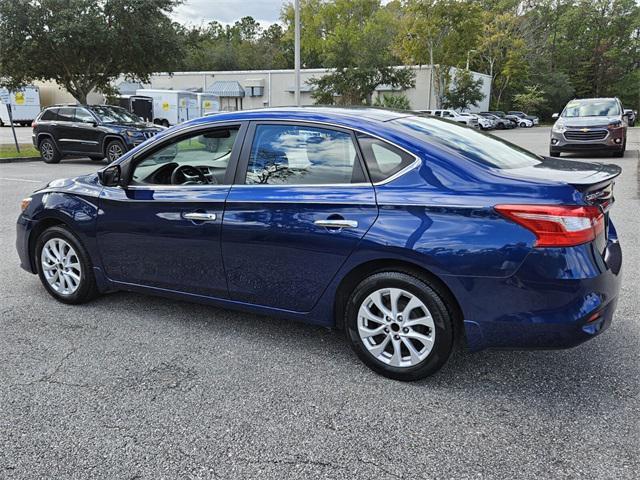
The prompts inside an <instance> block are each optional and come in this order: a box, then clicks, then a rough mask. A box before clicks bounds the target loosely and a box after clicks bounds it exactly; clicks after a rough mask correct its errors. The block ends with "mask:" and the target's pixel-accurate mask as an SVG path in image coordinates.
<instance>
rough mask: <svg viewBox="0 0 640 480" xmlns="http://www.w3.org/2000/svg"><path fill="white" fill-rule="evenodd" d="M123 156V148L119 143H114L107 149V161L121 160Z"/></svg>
mask: <svg viewBox="0 0 640 480" xmlns="http://www.w3.org/2000/svg"><path fill="white" fill-rule="evenodd" d="M123 154H124V150H123V149H122V146H121V145H120V144H119V143H117V142H113V143H112V144H111V145H109V148H108V149H107V159H108V160H109V161H110V162H112V161H114V160H117V159H119V158H120V157H121V156H122V155H123Z"/></svg>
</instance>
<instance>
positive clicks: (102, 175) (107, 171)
mask: <svg viewBox="0 0 640 480" xmlns="http://www.w3.org/2000/svg"><path fill="white" fill-rule="evenodd" d="M98 178H99V179H100V183H101V184H102V185H104V186H105V187H117V186H118V185H120V180H121V175H120V165H109V166H108V167H107V168H103V169H102V170H99V171H98Z"/></svg>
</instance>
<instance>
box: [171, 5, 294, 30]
mask: <svg viewBox="0 0 640 480" xmlns="http://www.w3.org/2000/svg"><path fill="white" fill-rule="evenodd" d="M285 3H286V0H186V1H185V2H184V4H183V5H181V6H179V7H178V8H177V9H176V11H175V12H174V13H175V20H177V21H178V22H180V23H183V24H187V25H195V26H197V25H201V24H207V23H209V22H211V21H212V20H217V21H218V22H220V23H225V24H226V23H234V22H235V21H236V20H238V19H240V18H242V17H246V16H252V17H253V18H255V19H256V20H257V21H259V22H260V23H262V24H264V25H265V26H267V25H270V24H272V23H275V22H277V21H278V20H279V19H280V10H281V9H282V6H283V5H284V4H285Z"/></svg>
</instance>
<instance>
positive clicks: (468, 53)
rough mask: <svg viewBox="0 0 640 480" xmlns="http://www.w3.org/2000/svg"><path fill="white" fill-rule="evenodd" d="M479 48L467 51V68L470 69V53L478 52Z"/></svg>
mask: <svg viewBox="0 0 640 480" xmlns="http://www.w3.org/2000/svg"><path fill="white" fill-rule="evenodd" d="M476 52H477V50H469V51H468V52H467V70H469V55H471V54H472V53H476Z"/></svg>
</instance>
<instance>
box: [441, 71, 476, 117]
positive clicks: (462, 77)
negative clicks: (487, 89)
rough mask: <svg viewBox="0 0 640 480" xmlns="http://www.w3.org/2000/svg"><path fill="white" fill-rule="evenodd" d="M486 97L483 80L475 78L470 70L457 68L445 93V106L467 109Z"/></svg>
mask: <svg viewBox="0 0 640 480" xmlns="http://www.w3.org/2000/svg"><path fill="white" fill-rule="evenodd" d="M483 98H484V95H483V93H482V80H481V79H474V78H473V75H472V73H471V72H470V71H469V70H456V72H455V77H454V78H453V80H452V81H451V82H449V85H448V87H447V90H446V92H445V95H444V107H445V108H452V109H454V110H465V109H467V108H469V106H471V105H477V104H478V102H479V101H480V100H482V99H483Z"/></svg>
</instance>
